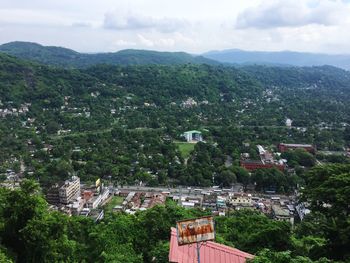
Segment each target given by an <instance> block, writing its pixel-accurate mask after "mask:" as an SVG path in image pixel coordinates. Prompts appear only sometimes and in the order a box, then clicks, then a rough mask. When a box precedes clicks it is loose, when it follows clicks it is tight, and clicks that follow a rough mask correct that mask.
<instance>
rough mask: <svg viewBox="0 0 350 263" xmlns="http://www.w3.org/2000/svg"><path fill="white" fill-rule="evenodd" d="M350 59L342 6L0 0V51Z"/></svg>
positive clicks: (259, 0)
mask: <svg viewBox="0 0 350 263" xmlns="http://www.w3.org/2000/svg"><path fill="white" fill-rule="evenodd" d="M16 40H19V41H31V42H37V43H40V44H43V45H54V46H64V47H68V48H71V49H74V50H77V51H81V52H107V51H108V52H110V51H117V50H121V49H126V48H134V49H152V50H161V51H187V52H191V53H202V52H206V51H208V50H221V49H231V48H239V49H245V50H295V51H310V52H322V53H350V0H0V44H3V43H6V42H10V41H16Z"/></svg>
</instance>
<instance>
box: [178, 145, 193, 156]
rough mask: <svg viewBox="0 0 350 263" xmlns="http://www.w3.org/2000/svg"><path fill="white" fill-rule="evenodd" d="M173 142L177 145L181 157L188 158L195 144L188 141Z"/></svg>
mask: <svg viewBox="0 0 350 263" xmlns="http://www.w3.org/2000/svg"><path fill="white" fill-rule="evenodd" d="M175 144H176V145H177V146H178V147H179V150H180V153H181V155H182V157H183V158H188V157H189V156H190V153H191V152H192V151H193V149H194V146H195V144H194V143H188V142H175Z"/></svg>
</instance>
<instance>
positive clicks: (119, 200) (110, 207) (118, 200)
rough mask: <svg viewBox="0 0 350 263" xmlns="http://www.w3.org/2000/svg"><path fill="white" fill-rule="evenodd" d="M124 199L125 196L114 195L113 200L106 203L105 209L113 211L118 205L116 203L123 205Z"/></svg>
mask: <svg viewBox="0 0 350 263" xmlns="http://www.w3.org/2000/svg"><path fill="white" fill-rule="evenodd" d="M123 201H124V198H123V197H121V196H113V198H112V200H111V201H110V202H109V203H108V204H106V205H105V211H106V212H107V211H109V212H110V211H112V210H113V208H114V207H115V206H116V205H121V204H122V203H123Z"/></svg>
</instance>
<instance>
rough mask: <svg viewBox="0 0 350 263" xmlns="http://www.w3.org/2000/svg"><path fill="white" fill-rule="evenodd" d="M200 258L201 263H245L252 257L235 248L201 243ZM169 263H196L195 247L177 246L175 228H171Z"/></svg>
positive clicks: (214, 243) (212, 243)
mask: <svg viewBox="0 0 350 263" xmlns="http://www.w3.org/2000/svg"><path fill="white" fill-rule="evenodd" d="M200 257H201V263H213V262H215V263H226V262H227V263H228V262H230V263H245V262H246V260H247V259H250V258H253V257H254V256H253V255H251V254H249V253H246V252H243V251H240V250H238V249H236V248H232V247H228V246H225V245H221V244H219V243H216V242H212V241H208V242H205V243H202V245H201V247H200ZM169 262H173V263H193V262H197V255H196V246H195V245H194V244H191V245H183V246H179V245H178V243H177V234H176V228H171V239H170V250H169Z"/></svg>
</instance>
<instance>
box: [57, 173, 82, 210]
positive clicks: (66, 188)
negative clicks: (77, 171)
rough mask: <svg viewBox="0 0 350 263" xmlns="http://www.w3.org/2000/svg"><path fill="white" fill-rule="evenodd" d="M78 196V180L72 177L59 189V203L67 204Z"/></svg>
mask: <svg viewBox="0 0 350 263" xmlns="http://www.w3.org/2000/svg"><path fill="white" fill-rule="evenodd" d="M79 196H80V178H79V177H78V176H72V177H71V178H70V179H69V180H67V181H65V182H64V185H62V186H61V187H60V189H59V198H60V203H62V204H68V203H70V202H72V201H73V200H74V199H77V198H78V197H79Z"/></svg>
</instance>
